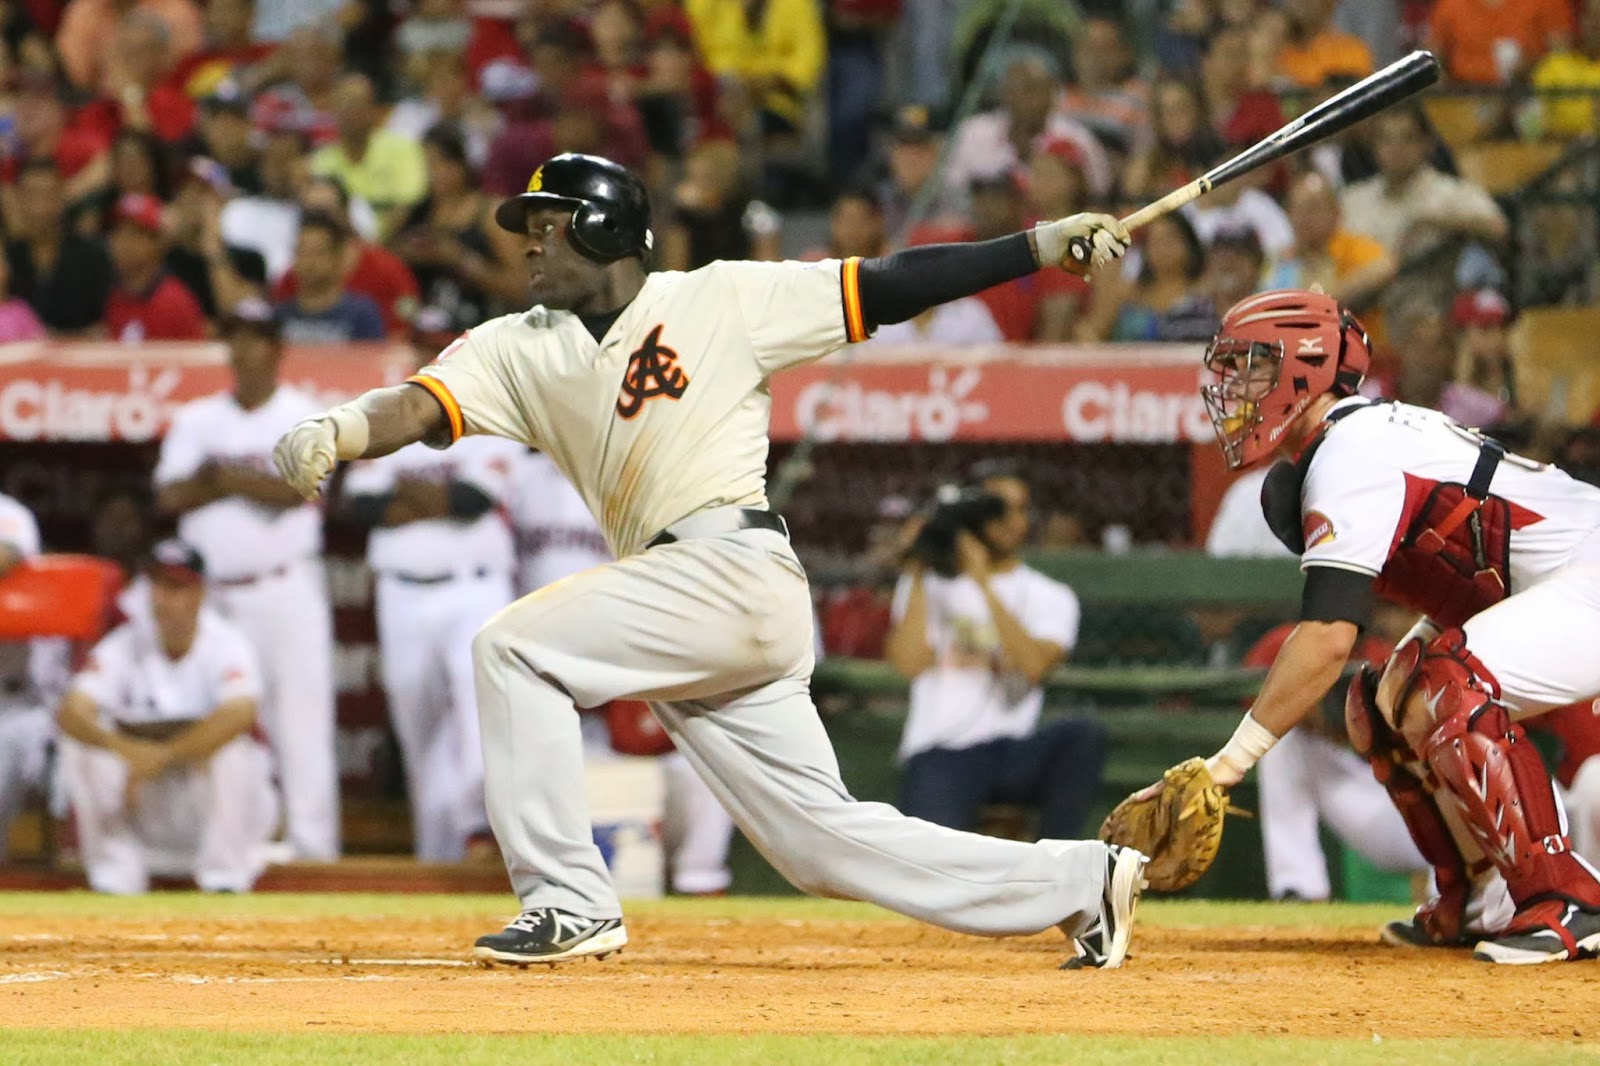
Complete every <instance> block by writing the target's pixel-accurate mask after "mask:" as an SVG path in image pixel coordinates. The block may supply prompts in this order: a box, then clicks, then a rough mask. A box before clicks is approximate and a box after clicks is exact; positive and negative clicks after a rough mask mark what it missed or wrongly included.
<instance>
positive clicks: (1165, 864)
mask: <svg viewBox="0 0 1600 1066" xmlns="http://www.w3.org/2000/svg"><path fill="white" fill-rule="evenodd" d="M1229 813H1233V814H1244V813H1246V812H1244V811H1241V810H1239V809H1237V808H1235V807H1230V806H1229V805H1228V790H1227V789H1225V788H1223V787H1222V786H1221V785H1219V784H1217V783H1216V782H1215V781H1213V780H1212V779H1211V771H1209V770H1207V769H1206V761H1205V760H1204V759H1201V758H1194V759H1188V760H1186V761H1184V762H1181V763H1179V764H1178V765H1177V766H1174V767H1173V768H1172V769H1170V770H1168V771H1167V772H1166V773H1164V774H1162V775H1161V780H1160V781H1158V782H1157V783H1156V784H1155V785H1152V786H1151V787H1150V788H1145V789H1141V790H1139V791H1138V792H1135V793H1134V794H1133V795H1131V796H1129V797H1128V798H1127V799H1125V800H1123V801H1122V802H1121V803H1119V804H1117V806H1116V809H1115V810H1113V811H1112V812H1111V813H1110V814H1109V815H1107V816H1106V820H1105V824H1103V825H1102V826H1101V827H1100V839H1101V840H1104V841H1107V842H1109V843H1112V844H1124V845H1126V846H1128V847H1130V848H1137V849H1138V850H1139V851H1142V852H1144V853H1145V854H1146V855H1148V856H1150V865H1149V866H1147V867H1145V871H1144V875H1145V877H1146V878H1148V879H1149V881H1150V887H1151V888H1153V889H1156V890H1157V891H1160V892H1176V891H1177V890H1179V889H1180V888H1188V887H1189V886H1190V885H1192V884H1194V883H1195V882H1196V881H1198V880H1200V875H1201V874H1203V873H1205V872H1206V871H1207V870H1209V869H1210V868H1211V863H1212V862H1213V861H1214V860H1215V859H1216V857H1217V849H1218V848H1220V847H1221V846H1222V822H1223V819H1224V817H1225V816H1226V815H1228V814H1229Z"/></svg>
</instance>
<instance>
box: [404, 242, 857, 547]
mask: <svg viewBox="0 0 1600 1066" xmlns="http://www.w3.org/2000/svg"><path fill="white" fill-rule="evenodd" d="M858 269H859V263H858V262H857V261H856V260H853V259H852V260H845V261H844V262H840V261H839V260H837V259H834V260H825V261H823V262H820V263H746V262H717V263H712V264H711V265H709V266H705V267H702V268H700V269H699V270H695V271H691V272H689V273H677V272H668V273H660V274H652V275H650V276H649V277H648V278H647V279H646V280H645V283H644V288H643V289H641V290H640V292H639V295H638V296H637V297H636V298H635V299H634V300H633V302H632V303H630V304H629V305H628V306H627V307H626V308H625V309H624V310H623V312H622V314H621V316H620V317H619V318H618V319H617V321H616V322H615V323H613V324H612V326H611V329H610V330H609V331H608V332H607V333H606V335H605V337H604V339H603V341H602V342H601V343H598V344H597V343H596V342H595V340H594V338H593V337H592V336H590V334H589V332H588V331H587V330H586V329H585V328H584V326H583V323H582V322H581V321H580V320H579V319H578V317H577V316H576V315H573V314H571V313H569V312H565V311H550V310H547V309H545V308H543V307H535V308H534V309H533V310H531V311H527V312H524V313H521V314H516V315H508V316H506V317H504V318H498V319H495V320H493V321H491V322H487V323H485V324H483V325H481V326H479V327H477V328H476V329H474V330H472V331H471V332H470V333H468V334H466V336H464V337H462V338H460V339H458V340H457V341H456V342H455V343H454V344H452V345H451V346H450V347H448V348H446V349H445V350H444V352H443V353H441V354H440V356H439V359H438V361H437V362H435V363H433V364H431V365H429V366H427V367H425V368H423V369H422V370H421V371H420V372H419V373H418V374H417V376H416V377H414V378H412V379H411V380H412V381H413V382H415V383H417V384H419V385H421V386H423V387H425V388H427V389H428V390H429V391H430V392H431V393H433V395H434V396H435V397H436V398H437V399H438V401H439V403H440V405H441V406H443V407H444V409H445V412H446V413H447V415H448V416H449V420H450V432H451V436H452V438H458V437H461V436H463V435H465V434H493V435H495V436H501V437H508V438H510V439H512V440H517V441H522V442H523V443H525V444H529V445H532V446H533V447H536V448H538V449H539V450H540V451H542V452H544V453H545V454H546V455H548V456H550V458H551V459H552V460H553V461H554V462H555V464H556V465H557V466H558V467H560V468H561V471H562V473H564V474H566V475H567V478H568V479H569V480H570V481H571V482H572V484H573V485H574V486H575V487H576V488H577V490H578V492H579V494H580V495H581V496H582V497H583V499H584V502H585V503H586V504H587V505H588V507H589V510H590V511H591V512H592V513H593V514H594V516H595V517H596V519H598V520H599V523H600V527H601V529H602V530H603V531H604V532H605V535H606V539H607V541H608V542H609V543H610V545H611V548H612V550H613V551H614V552H615V554H616V555H617V556H618V557H619V558H620V557H624V556H627V555H631V554H633V553H634V552H637V551H639V550H640V549H641V548H642V547H643V546H644V545H645V543H646V542H647V541H649V539H650V538H651V537H653V536H655V534H657V533H659V532H660V531H661V530H662V529H664V528H666V527H667V526H669V525H671V524H672V523H674V522H676V521H678V520H679V519H681V518H684V517H686V516H688V515H690V514H693V513H695V512H697V511H701V510H704V509H706V508H711V507H721V506H741V507H764V506H765V505H766V463H767V428H768V422H769V419H770V416H771V412H772V396H771V394H770V392H769V391H768V389H767V378H768V377H769V376H771V375H772V374H774V373H776V372H777V371H779V370H783V369H785V368H786V367H791V366H797V365H799V364H801V363H805V362H809V361H811V360H814V359H818V358H821V357H822V356H824V355H827V354H828V353H829V352H832V351H835V350H836V349H838V348H841V347H843V346H844V345H845V344H846V343H847V342H849V341H855V340H864V339H865V338H866V335H867V334H866V329H865V325H864V323H863V321H862V316H861V305H860V296H859V293H858V291H857V285H856V279H857V272H858Z"/></svg>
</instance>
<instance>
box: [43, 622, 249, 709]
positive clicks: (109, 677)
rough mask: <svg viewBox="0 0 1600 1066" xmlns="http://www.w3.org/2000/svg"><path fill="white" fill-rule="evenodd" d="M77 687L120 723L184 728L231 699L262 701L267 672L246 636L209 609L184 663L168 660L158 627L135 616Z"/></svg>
mask: <svg viewBox="0 0 1600 1066" xmlns="http://www.w3.org/2000/svg"><path fill="white" fill-rule="evenodd" d="M73 688H75V689H77V690H78V691H79V692H82V693H83V694H84V695H86V696H88V697H89V698H90V699H92V700H94V702H95V704H96V706H98V707H99V708H100V713H101V715H102V717H104V718H108V719H111V720H113V721H117V722H124V723H127V724H130V725H131V724H142V723H151V722H182V721H193V720H198V719H200V718H204V717H205V716H206V715H208V714H210V713H211V712H212V711H215V710H216V709H217V708H218V707H219V706H220V705H222V704H224V703H227V702H228V701H230V700H236V699H252V700H259V699H260V698H261V671H260V669H259V667H258V666H257V663H256V655H255V652H254V651H253V650H252V649H251V647H250V642H249V640H247V639H246V638H245V635H244V633H243V632H242V631H240V630H239V629H238V628H236V627H235V626H234V625H233V623H231V622H229V621H228V620H227V619H225V618H223V617H222V616H221V615H220V614H217V613H216V612H215V611H213V610H210V609H209V608H201V610H200V623H199V626H198V628H197V629H196V631H195V638H194V644H193V645H192V646H191V647H190V648H189V652H188V654H187V655H185V656H184V657H183V658H181V659H178V660H176V661H174V660H172V659H169V658H167V653H166V652H165V651H164V650H163V649H162V647H161V640H160V637H159V636H158V635H157V633H156V627H155V623H154V622H153V621H151V620H150V619H149V618H148V617H135V618H134V619H132V620H131V621H127V622H124V623H123V624H122V625H120V626H118V627H117V628H115V629H113V630H112V631H111V632H110V633H108V634H106V636H105V637H104V638H103V639H102V640H101V641H100V643H99V644H96V645H95V648H94V651H92V652H90V654H89V661H88V662H87V663H86V664H85V665H84V668H83V670H82V671H81V672H80V673H79V674H78V676H77V677H76V678H75V679H74V680H73Z"/></svg>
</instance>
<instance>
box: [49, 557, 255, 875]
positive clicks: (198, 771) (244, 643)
mask: <svg viewBox="0 0 1600 1066" xmlns="http://www.w3.org/2000/svg"><path fill="white" fill-rule="evenodd" d="M204 572H205V569H204V563H203V561H202V559H201V556H200V555H199V553H198V552H196V551H195V550H194V549H193V548H192V547H190V546H189V545H187V544H184V543H182V542H181V541H177V540H166V541H162V542H161V543H160V544H157V545H156V547H155V549H154V550H153V552H152V556H151V562H150V564H149V570H148V573H149V577H150V580H149V582H148V583H147V585H146V588H147V589H148V594H149V603H148V609H146V610H141V611H136V612H135V613H134V615H133V617H132V618H131V619H130V620H129V621H127V622H124V623H123V624H122V625H120V626H118V627H117V628H115V629H113V630H112V631H111V632H110V633H109V634H107V635H106V637H105V638H104V639H103V640H101V641H100V643H99V644H97V645H96V646H95V648H94V651H93V652H92V653H91V654H90V656H89V660H88V662H87V664H86V665H85V666H84V669H83V671H82V672H81V673H80V674H79V675H78V676H77V678H76V679H74V681H73V683H72V688H71V690H70V691H69V692H68V693H67V695H66V698H65V699H63V700H62V703H61V708H60V711H59V712H58V714H57V720H58V722H59V724H60V727H61V732H62V733H63V734H64V738H65V739H63V741H62V774H63V776H64V778H65V780H66V785H67V791H68V793H69V795H70V796H71V800H72V808H73V812H74V814H75V816H76V818H77V825H78V841H79V845H80V846H81V848H82V849H83V864H84V868H85V869H86V870H87V872H88V875H89V886H90V887H91V888H93V889H95V890H96V891H98V892H112V893H118V894H130V893H138V892H144V891H146V890H147V889H148V888H149V887H150V875H151V874H161V875H166V876H173V877H193V878H194V880H195V883H196V884H197V885H198V886H199V887H200V889H201V891H205V892H248V891H249V890H250V888H251V887H252V886H253V885H254V884H255V881H256V878H257V877H258V876H260V874H261V871H262V869H263V868H264V865H265V861H264V860H265V852H266V845H267V840H268V837H269V836H270V835H271V833H272V830H273V828H274V827H275V826H276V824H277V821H278V805H277V798H276V796H274V795H273V791H272V782H271V780H270V778H269V776H268V758H267V752H266V749H265V748H264V747H262V745H261V744H260V742H258V741H257V740H256V739H255V737H254V736H252V734H251V729H252V727H253V726H254V724H255V719H256V708H257V706H258V701H259V699H260V696H261V675H260V673H259V671H258V670H257V668H256V656H255V652H254V650H253V649H252V648H251V647H250V642H249V640H247V639H246V637H245V635H244V634H243V633H242V632H241V631H240V630H239V629H238V628H237V627H236V626H234V625H232V624H230V623H229V622H227V621H226V620H225V619H223V618H222V617H221V616H220V615H218V614H217V613H216V612H215V611H212V610H210V609H209V608H208V607H207V606H206V605H205V599H206V593H205V586H204Z"/></svg>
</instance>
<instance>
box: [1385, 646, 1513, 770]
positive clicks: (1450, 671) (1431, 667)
mask: <svg viewBox="0 0 1600 1066" xmlns="http://www.w3.org/2000/svg"><path fill="white" fill-rule="evenodd" d="M1413 634H1414V635H1412V636H1410V637H1408V638H1407V639H1406V640H1405V641H1404V642H1402V643H1401V644H1400V646H1399V647H1397V648H1395V650H1394V654H1393V655H1391V656H1390V657H1389V663H1388V666H1387V667H1386V668H1385V669H1384V675H1383V678H1382V680H1381V681H1380V682H1379V683H1378V686H1377V689H1376V702H1377V705H1378V707H1379V708H1380V709H1381V710H1382V711H1384V712H1387V713H1386V714H1385V718H1386V719H1387V720H1388V721H1389V722H1390V723H1391V724H1392V725H1393V726H1394V728H1395V729H1396V730H1398V731H1399V732H1400V733H1401V735H1403V736H1404V737H1405V738H1406V739H1407V740H1408V741H1409V742H1410V744H1411V746H1412V748H1413V750H1416V751H1421V749H1422V746H1423V743H1424V742H1425V741H1426V740H1427V738H1428V736H1429V734H1431V733H1432V732H1433V731H1434V729H1435V727H1436V726H1437V725H1438V724H1439V723H1440V722H1443V721H1445V720H1446V719H1449V718H1451V717H1453V716H1455V715H1456V714H1458V713H1459V712H1461V711H1462V710H1463V709H1467V710H1469V712H1470V710H1471V709H1474V708H1476V707H1478V706H1481V705H1482V704H1483V703H1485V702H1487V701H1489V700H1496V699H1498V698H1499V696H1500V683H1499V682H1498V681H1497V680H1495V676H1494V674H1493V673H1491V672H1490V671H1489V668H1488V667H1486V666H1485V665H1484V664H1483V662H1482V661H1481V660H1480V659H1479V658H1478V657H1477V656H1476V655H1474V654H1472V652H1471V651H1470V650H1469V649H1468V648H1467V637H1466V634H1465V633H1464V632H1462V631H1461V630H1460V629H1459V628H1451V629H1446V630H1443V631H1442V632H1439V633H1438V634H1437V635H1436V636H1434V637H1432V638H1431V639H1427V638H1426V637H1425V635H1423V634H1417V633H1415V631H1413Z"/></svg>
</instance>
